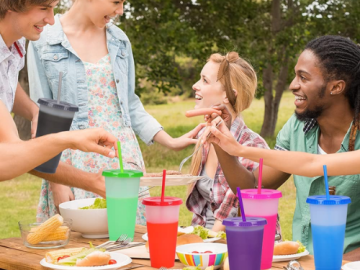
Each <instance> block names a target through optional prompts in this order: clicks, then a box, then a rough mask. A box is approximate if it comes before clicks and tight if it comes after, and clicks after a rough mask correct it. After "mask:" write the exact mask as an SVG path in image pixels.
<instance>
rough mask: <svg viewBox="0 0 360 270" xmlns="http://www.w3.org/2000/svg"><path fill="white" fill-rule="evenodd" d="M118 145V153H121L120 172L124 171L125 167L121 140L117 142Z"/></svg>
mask: <svg viewBox="0 0 360 270" xmlns="http://www.w3.org/2000/svg"><path fill="white" fill-rule="evenodd" d="M117 147H118V155H119V164H120V172H122V173H123V172H124V168H123V160H122V155H121V142H120V141H118V142H117Z"/></svg>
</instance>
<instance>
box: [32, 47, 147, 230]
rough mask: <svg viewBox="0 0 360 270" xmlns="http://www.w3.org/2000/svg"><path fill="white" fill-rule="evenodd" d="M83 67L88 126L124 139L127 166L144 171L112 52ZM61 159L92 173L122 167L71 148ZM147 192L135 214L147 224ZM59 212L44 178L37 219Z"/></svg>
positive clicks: (79, 193) (81, 193) (78, 195)
mask: <svg viewBox="0 0 360 270" xmlns="http://www.w3.org/2000/svg"><path fill="white" fill-rule="evenodd" d="M84 67H85V72H86V80H87V86H88V91H89V93H88V108H89V111H88V118H89V128H98V127H101V128H104V129H105V130H107V131H108V132H110V133H111V134H113V135H114V136H115V137H117V138H118V140H119V141H120V142H121V150H122V157H123V164H124V169H134V170H139V169H140V168H141V170H142V171H144V172H145V165H144V160H143V157H142V154H141V150H140V147H139V143H138V141H137V139H136V136H135V134H134V131H133V130H132V128H131V127H127V126H125V125H124V123H123V118H122V113H121V109H120V105H119V98H118V94H117V91H116V86H115V81H114V75H113V71H112V67H111V62H110V56H109V54H108V55H106V56H105V57H103V58H102V59H100V60H99V62H98V63H96V64H92V63H86V62H84ZM61 161H63V162H65V163H67V164H70V165H72V166H74V167H76V168H78V169H80V170H83V171H86V172H92V173H97V172H99V170H108V169H118V168H119V160H118V159H117V158H113V159H110V158H108V157H105V156H102V155H100V154H97V153H85V152H82V151H79V150H72V149H67V150H65V151H63V153H62V156H61ZM146 189H147V187H140V190H139V192H141V191H144V190H146ZM71 190H72V192H73V194H74V196H75V199H76V200H78V199H85V198H93V197H98V195H96V194H93V193H92V192H89V191H85V190H83V189H79V188H71ZM145 193H146V194H145ZM145 193H142V195H143V194H145V196H143V197H142V198H140V199H139V202H138V211H137V215H136V223H137V224H141V225H146V219H145V215H144V214H145V207H144V206H143V204H142V199H143V198H146V197H148V196H149V192H148V191H146V192H145ZM56 213H57V211H56V208H55V205H54V200H53V195H52V191H51V188H50V185H49V182H48V181H46V180H43V181H42V187H41V194H40V202H39V206H38V209H37V220H38V221H44V220H46V219H48V218H49V217H50V216H53V215H55V214H56Z"/></svg>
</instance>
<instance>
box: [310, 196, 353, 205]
mask: <svg viewBox="0 0 360 270" xmlns="http://www.w3.org/2000/svg"><path fill="white" fill-rule="evenodd" d="M306 202H307V203H308V204H319V205H341V204H349V203H351V199H350V198H349V197H347V196H338V195H330V199H329V200H327V199H326V195H317V196H310V197H308V198H307V199H306Z"/></svg>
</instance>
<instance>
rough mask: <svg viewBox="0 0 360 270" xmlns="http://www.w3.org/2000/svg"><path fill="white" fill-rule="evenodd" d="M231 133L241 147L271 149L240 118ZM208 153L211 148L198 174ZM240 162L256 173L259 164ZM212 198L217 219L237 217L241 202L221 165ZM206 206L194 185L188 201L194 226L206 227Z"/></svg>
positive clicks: (211, 190)
mask: <svg viewBox="0 0 360 270" xmlns="http://www.w3.org/2000/svg"><path fill="white" fill-rule="evenodd" d="M230 131H231V133H232V134H233V136H234V138H235V139H236V140H237V141H238V142H239V143H240V144H241V145H244V146H250V147H259V148H267V149H268V148H269V147H268V145H267V144H266V142H265V140H264V139H263V138H261V137H260V135H258V134H257V133H255V132H254V131H252V130H251V129H249V128H248V127H247V126H246V125H245V123H244V121H243V120H242V119H241V118H240V117H237V118H236V119H235V121H234V122H233V123H232V125H231V129H230ZM208 152H209V148H208V147H207V148H206V147H204V149H203V153H202V154H203V155H202V161H201V166H200V168H199V172H198V173H200V172H201V171H202V169H203V168H204V166H205V163H206V160H207V156H208ZM239 161H240V162H241V164H242V165H243V166H244V167H245V168H246V169H248V170H249V171H254V170H255V169H256V168H257V167H258V163H256V162H253V161H251V160H249V159H245V158H242V157H239ZM210 198H211V202H210V204H211V208H212V211H213V213H214V217H215V218H216V219H218V220H224V219H225V218H227V217H229V216H231V217H233V216H237V213H238V206H239V202H238V199H237V197H236V195H235V194H234V193H233V192H232V191H231V189H230V187H229V185H228V183H227V182H226V179H225V176H224V173H223V171H222V169H221V166H220V164H218V166H217V169H216V173H215V177H214V185H213V188H212V189H210ZM206 204H207V201H206V200H205V199H204V198H203V197H202V196H201V194H200V193H199V191H198V190H197V188H196V185H194V186H193V188H192V190H191V192H190V195H189V197H188V198H187V200H186V206H187V208H188V209H189V211H191V212H193V219H192V224H193V225H201V226H205V224H206V209H205V207H206Z"/></svg>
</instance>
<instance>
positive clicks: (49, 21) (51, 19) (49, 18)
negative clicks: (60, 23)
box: [44, 8, 55, 25]
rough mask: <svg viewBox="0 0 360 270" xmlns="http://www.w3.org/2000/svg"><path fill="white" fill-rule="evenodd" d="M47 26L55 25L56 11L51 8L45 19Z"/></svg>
mask: <svg viewBox="0 0 360 270" xmlns="http://www.w3.org/2000/svg"><path fill="white" fill-rule="evenodd" d="M44 22H45V23H46V24H50V25H53V24H54V23H55V19H54V10H53V9H52V8H51V9H50V11H49V14H48V15H47V16H46V17H45V18H44Z"/></svg>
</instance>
